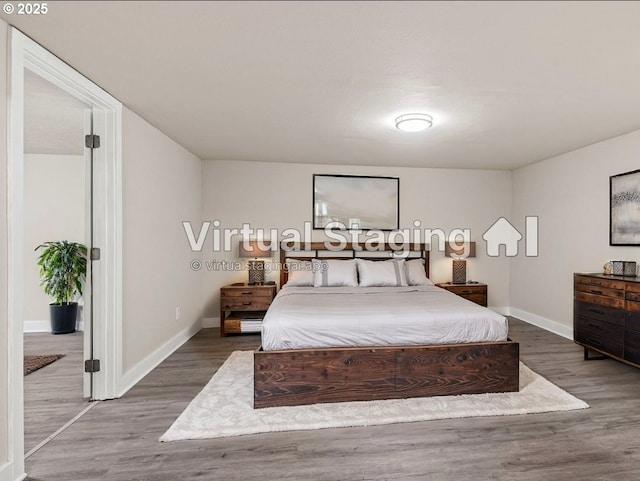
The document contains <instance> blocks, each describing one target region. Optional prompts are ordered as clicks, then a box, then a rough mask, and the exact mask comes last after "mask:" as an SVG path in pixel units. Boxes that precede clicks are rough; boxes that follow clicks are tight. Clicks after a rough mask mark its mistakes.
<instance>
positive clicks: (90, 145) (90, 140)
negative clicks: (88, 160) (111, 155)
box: [84, 134, 100, 149]
mask: <svg viewBox="0 0 640 481" xmlns="http://www.w3.org/2000/svg"><path fill="white" fill-rule="evenodd" d="M84 146H85V147H86V148H87V149H97V148H98V147H100V136H99V135H95V134H90V135H85V136H84Z"/></svg>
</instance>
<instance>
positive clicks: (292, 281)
mask: <svg viewBox="0 0 640 481" xmlns="http://www.w3.org/2000/svg"><path fill="white" fill-rule="evenodd" d="M286 269H287V272H289V277H288V278H287V284H286V285H287V286H290V287H295V286H299V287H305V286H313V264H312V263H311V261H298V260H290V261H287V263H286Z"/></svg>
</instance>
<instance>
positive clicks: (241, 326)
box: [220, 282, 276, 336]
mask: <svg viewBox="0 0 640 481" xmlns="http://www.w3.org/2000/svg"><path fill="white" fill-rule="evenodd" d="M275 295H276V286H275V284H269V285H259V286H258V285H255V286H253V285H248V284H244V283H242V282H240V283H236V284H231V285H228V286H224V287H222V288H221V289H220V336H226V335H227V334H242V333H260V331H261V328H262V318H263V317H264V315H265V313H266V312H267V309H268V308H269V306H270V305H271V301H273V298H274V297H275Z"/></svg>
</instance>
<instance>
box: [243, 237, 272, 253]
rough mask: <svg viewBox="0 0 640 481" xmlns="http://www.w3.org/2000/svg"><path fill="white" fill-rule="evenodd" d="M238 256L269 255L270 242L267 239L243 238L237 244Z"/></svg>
mask: <svg viewBox="0 0 640 481" xmlns="http://www.w3.org/2000/svg"><path fill="white" fill-rule="evenodd" d="M238 256H239V257H271V242H270V241H268V240H262V241H258V240H243V241H240V244H239V245H238Z"/></svg>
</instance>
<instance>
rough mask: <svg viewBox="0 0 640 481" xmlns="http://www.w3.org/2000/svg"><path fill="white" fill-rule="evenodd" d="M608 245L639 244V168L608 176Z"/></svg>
mask: <svg viewBox="0 0 640 481" xmlns="http://www.w3.org/2000/svg"><path fill="white" fill-rule="evenodd" d="M609 209H610V210H609V212H610V218H609V245H612V246H636V245H640V170H634V171H632V172H625V173H624V174H618V175H612V176H611V177H609Z"/></svg>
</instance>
